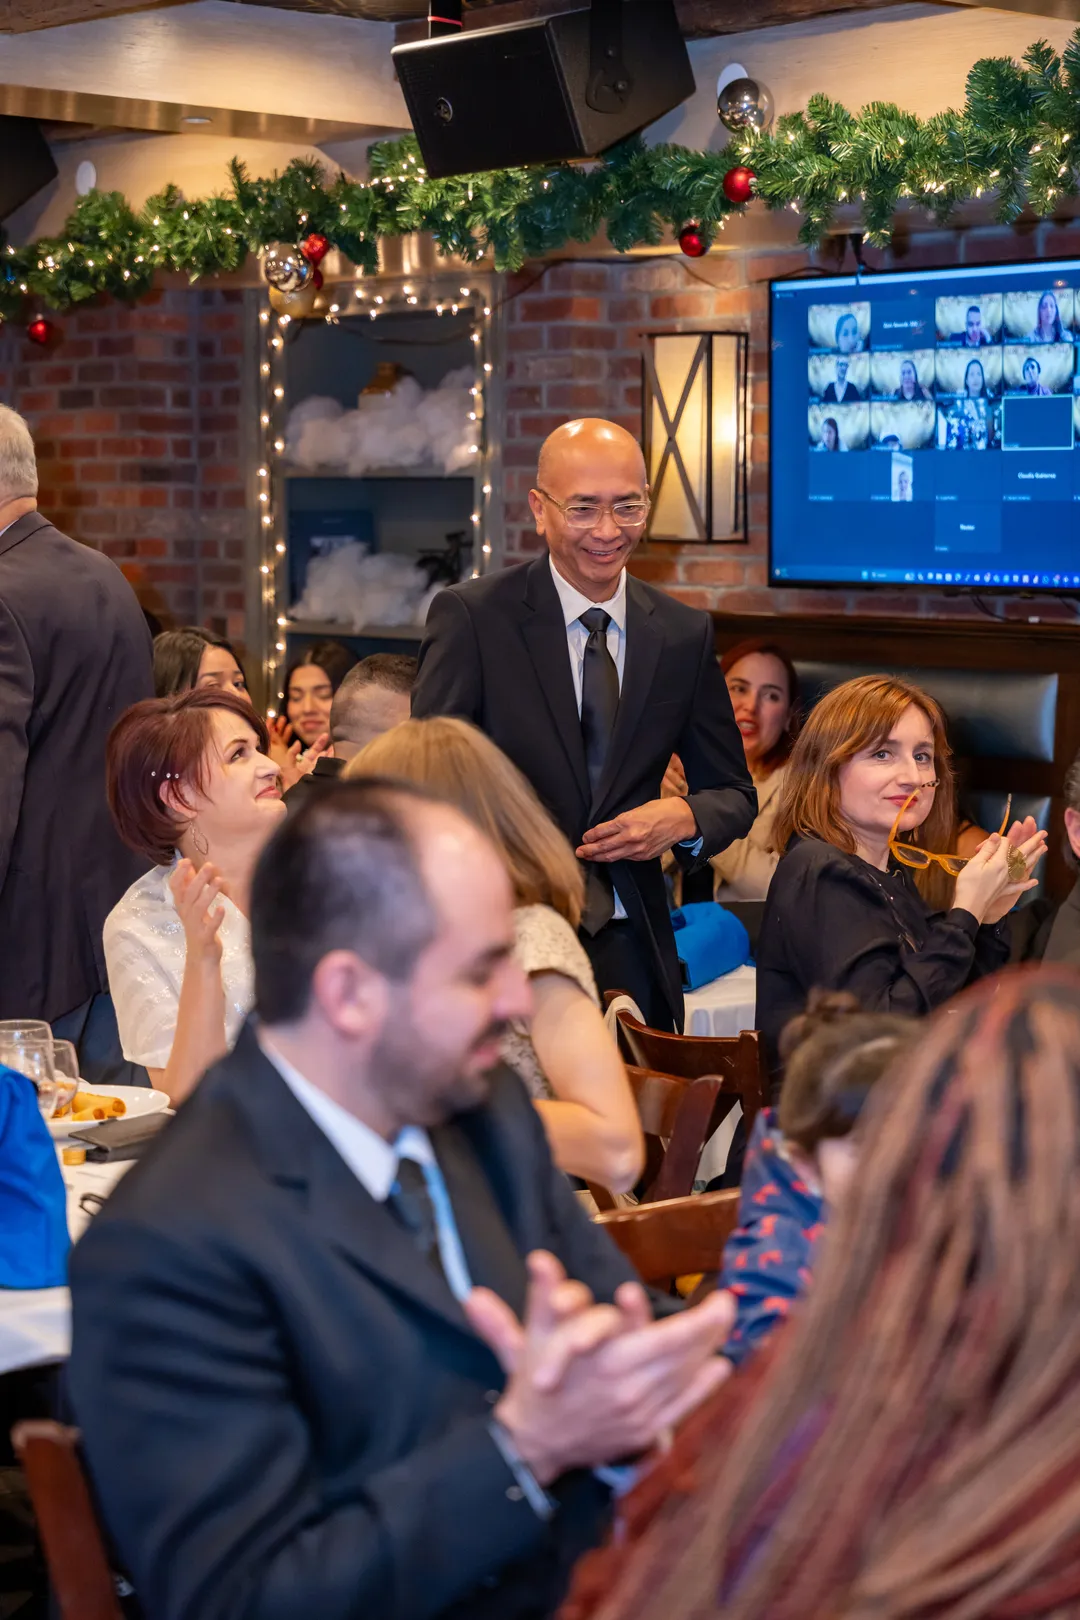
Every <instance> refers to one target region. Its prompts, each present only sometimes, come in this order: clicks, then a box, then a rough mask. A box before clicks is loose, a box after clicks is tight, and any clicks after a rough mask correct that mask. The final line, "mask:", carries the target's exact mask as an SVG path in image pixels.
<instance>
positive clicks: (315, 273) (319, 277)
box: [311, 265, 323, 292]
mask: <svg viewBox="0 0 1080 1620" xmlns="http://www.w3.org/2000/svg"><path fill="white" fill-rule="evenodd" d="M311 279H312V281H313V282H314V284H315V291H316V292H318V291H319V289H320V288H321V287H322V284H323V273H322V271H321V270H320V269H319V267H318V265H315V266H314V267H313V268H312V271H311Z"/></svg>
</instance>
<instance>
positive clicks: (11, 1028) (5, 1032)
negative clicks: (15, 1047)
mask: <svg viewBox="0 0 1080 1620" xmlns="http://www.w3.org/2000/svg"><path fill="white" fill-rule="evenodd" d="M22 1035H29V1036H30V1037H31V1039H32V1040H36V1041H51V1040H52V1029H51V1027H50V1026H49V1025H48V1024H47V1023H46V1022H45V1020H44V1019H43V1018H2V1019H0V1041H2V1040H4V1039H5V1038H6V1037H8V1036H11V1037H13V1038H14V1039H16V1040H17V1039H18V1038H19V1037H20V1036H22Z"/></svg>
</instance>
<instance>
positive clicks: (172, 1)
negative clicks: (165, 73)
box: [0, 0, 190, 34]
mask: <svg viewBox="0 0 1080 1620" xmlns="http://www.w3.org/2000/svg"><path fill="white" fill-rule="evenodd" d="M189 3H190V0H0V33H2V34H34V33H37V32H38V31H39V30H40V29H42V28H62V27H63V26H64V25H65V24H66V23H80V22H98V21H99V20H100V19H101V18H102V17H119V16H121V15H122V14H123V13H124V12H125V11H153V10H155V9H156V8H157V7H158V6H177V5H179V6H183V5H188V4H189Z"/></svg>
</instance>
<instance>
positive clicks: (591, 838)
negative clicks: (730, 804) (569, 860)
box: [576, 798, 700, 861]
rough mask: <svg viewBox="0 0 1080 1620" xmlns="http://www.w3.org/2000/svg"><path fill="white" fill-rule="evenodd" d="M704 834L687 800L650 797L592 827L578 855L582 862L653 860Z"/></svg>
mask: <svg viewBox="0 0 1080 1620" xmlns="http://www.w3.org/2000/svg"><path fill="white" fill-rule="evenodd" d="M699 836H700V829H699V827H698V824H697V822H696V821H695V820H694V812H693V811H692V810H691V808H690V806H689V804H688V803H687V802H686V800H685V799H679V798H668V799H650V800H649V801H648V803H647V804H639V805H638V806H637V808H636V809H634V810H624V811H623V813H622V815H621V816H616V817H615V818H614V820H612V821H602V822H601V823H600V825H599V826H598V827H590V828H589V830H588V832H587V833H585V834H584V836H583V837H582V840H581V843H580V844H579V845H578V848H577V851H576V854H577V857H578V860H580V861H651V860H653V859H654V858H655V857H656V856H657V855H663V854H665V853H666V851H667V850H669V849H670V848H671V847H672V845H673V844H681V843H684V842H685V841H686V840H687V839H694V838H697V837H699Z"/></svg>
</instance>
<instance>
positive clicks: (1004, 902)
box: [953, 816, 1046, 923]
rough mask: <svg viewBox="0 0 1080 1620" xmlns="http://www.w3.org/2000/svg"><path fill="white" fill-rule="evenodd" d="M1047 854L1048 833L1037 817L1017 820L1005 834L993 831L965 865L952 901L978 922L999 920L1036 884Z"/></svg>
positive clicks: (957, 881)
mask: <svg viewBox="0 0 1080 1620" xmlns="http://www.w3.org/2000/svg"><path fill="white" fill-rule="evenodd" d="M1045 853H1046V833H1045V831H1042V830H1040V829H1039V828H1038V827H1037V826H1036V824H1035V818H1034V816H1025V817H1024V819H1023V821H1014V822H1013V824H1012V826H1011V827H1010V828H1009V830H1008V832H1007V833H1006V834H1005V836H1004V837H1002V836H1001V835H1000V834H999V833H991V834H990V836H989V838H986V839H984V841H983V842H982V843H981V844H980V845H979V847H978V849H977V850H976V852H975V854H974V855H973V856H972V857H971V859H970V860H969V861H968V862H967V864H966V865H965V866H964V867H963V868H962V870H961V872H960V875H959V877H958V878H957V880H956V892H955V895H954V899H953V904H954V905H956V906H959V907H962V908H963V909H964V910H965V911H969V912H970V913H971V914H972V915H973V916H974V917H975V918H976V920H977V921H979V922H982V923H997V922H1000V921H1001V919H1002V918H1003V917H1004V916H1006V915H1007V914H1008V913H1009V912H1010V911H1011V910H1012V908H1013V906H1015V904H1016V902H1017V900H1018V899H1019V898H1020V896H1021V895H1022V894H1025V893H1026V892H1027V891H1028V889H1034V888H1035V887H1036V883H1037V879H1036V878H1034V877H1033V876H1032V873H1033V871H1034V868H1035V866H1036V864H1037V863H1038V861H1039V860H1041V858H1042V856H1043V855H1045Z"/></svg>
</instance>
